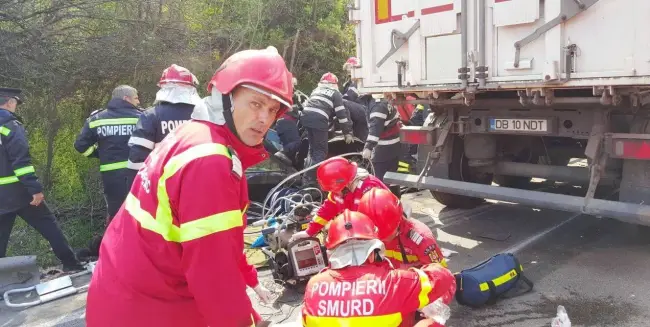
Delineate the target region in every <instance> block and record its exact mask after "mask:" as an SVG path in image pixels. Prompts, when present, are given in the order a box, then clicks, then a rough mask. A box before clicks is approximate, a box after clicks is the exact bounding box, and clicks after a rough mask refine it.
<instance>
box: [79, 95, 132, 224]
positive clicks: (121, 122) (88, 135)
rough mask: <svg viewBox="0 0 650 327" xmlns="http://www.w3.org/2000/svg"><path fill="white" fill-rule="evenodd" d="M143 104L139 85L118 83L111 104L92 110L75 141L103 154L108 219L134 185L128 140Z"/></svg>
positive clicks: (86, 151) (98, 155)
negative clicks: (130, 174)
mask: <svg viewBox="0 0 650 327" xmlns="http://www.w3.org/2000/svg"><path fill="white" fill-rule="evenodd" d="M139 104H140V100H139V98H138V91H137V90H136V89H134V88H133V87H131V86H128V85H120V86H118V87H116V88H115V89H114V90H113V94H112V99H111V100H110V101H109V102H108V106H107V108H106V109H100V110H96V111H94V112H92V113H91V114H90V117H88V119H86V123H85V124H84V126H83V128H82V129H81V133H79V135H78V136H77V140H76V141H75V142H74V147H75V149H76V150H77V151H79V153H81V154H83V155H84V156H86V157H95V158H99V163H100V166H99V171H100V172H101V173H102V181H103V183H104V196H105V199H106V206H107V216H108V217H107V218H108V221H110V220H111V219H112V218H113V216H115V214H117V211H118V210H119V209H120V207H121V206H122V202H124V200H125V199H126V196H127V195H128V194H129V190H130V189H131V184H130V183H129V182H130V181H129V179H128V174H127V172H128V170H127V165H128V158H129V146H128V142H129V138H130V137H131V134H133V131H134V130H135V124H136V123H137V122H138V117H140V114H141V113H142V112H141V111H140V110H139V109H138V107H137V106H138V105H139Z"/></svg>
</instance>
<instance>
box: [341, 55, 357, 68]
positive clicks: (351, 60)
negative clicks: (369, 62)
mask: <svg viewBox="0 0 650 327" xmlns="http://www.w3.org/2000/svg"><path fill="white" fill-rule="evenodd" d="M360 64H361V63H360V61H359V58H357V57H350V58H348V60H347V61H346V62H345V64H343V69H349V68H352V67H357V66H359V65H360Z"/></svg>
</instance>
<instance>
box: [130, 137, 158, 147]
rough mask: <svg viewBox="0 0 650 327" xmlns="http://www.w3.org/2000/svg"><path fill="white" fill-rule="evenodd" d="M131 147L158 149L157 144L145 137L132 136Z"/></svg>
mask: <svg viewBox="0 0 650 327" xmlns="http://www.w3.org/2000/svg"><path fill="white" fill-rule="evenodd" d="M129 145H139V146H141V147H144V148H147V149H150V150H153V148H155V147H156V143H154V142H153V141H151V140H147V139H145V138H144V137H135V136H131V138H130V139H129Z"/></svg>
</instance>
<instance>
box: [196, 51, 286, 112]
mask: <svg viewBox="0 0 650 327" xmlns="http://www.w3.org/2000/svg"><path fill="white" fill-rule="evenodd" d="M292 78H293V75H291V72H289V70H288V69H287V65H286V64H285V62H284V59H282V57H281V56H280V55H279V54H278V50H277V49H276V48H274V47H268V48H266V49H264V50H257V49H253V50H244V51H240V52H237V53H235V54H233V55H232V56H230V57H229V58H228V59H226V61H224V62H223V64H221V67H219V69H217V71H216V72H215V73H214V76H212V79H211V80H210V83H209V84H208V92H212V87H216V88H217V90H218V91H219V92H220V93H221V94H229V93H230V92H232V91H233V90H234V89H235V87H237V86H239V85H242V84H244V85H246V87H248V88H250V89H253V90H255V91H258V92H260V93H263V94H266V95H268V96H269V97H271V98H272V99H274V100H277V101H278V102H280V103H281V104H282V110H280V112H278V114H277V117H280V116H282V114H283V113H284V111H286V110H287V109H289V108H291V106H292V105H293V83H292Z"/></svg>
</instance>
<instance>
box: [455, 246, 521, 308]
mask: <svg viewBox="0 0 650 327" xmlns="http://www.w3.org/2000/svg"><path fill="white" fill-rule="evenodd" d="M522 271H523V267H522V266H521V265H520V264H519V260H517V258H516V257H515V256H514V255H513V254H512V253H500V254H497V255H495V256H493V257H491V258H489V259H487V260H485V261H484V262H482V263H480V264H478V265H477V266H475V267H472V268H469V269H465V270H463V271H461V272H459V273H456V274H455V276H456V287H457V288H456V301H458V303H459V304H462V305H466V306H470V307H474V308H478V307H481V306H483V305H485V304H488V305H492V304H494V303H496V301H497V299H499V298H512V297H515V296H519V295H522V294H525V293H528V292H530V291H532V290H533V282H531V281H530V280H529V279H528V278H526V277H525V276H524V275H523V274H522ZM519 281H523V282H524V283H526V285H528V289H527V290H525V291H523V292H519V293H517V294H514V295H508V294H506V293H508V292H509V291H511V290H513V289H515V288H516V286H517V285H518V284H519Z"/></svg>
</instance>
